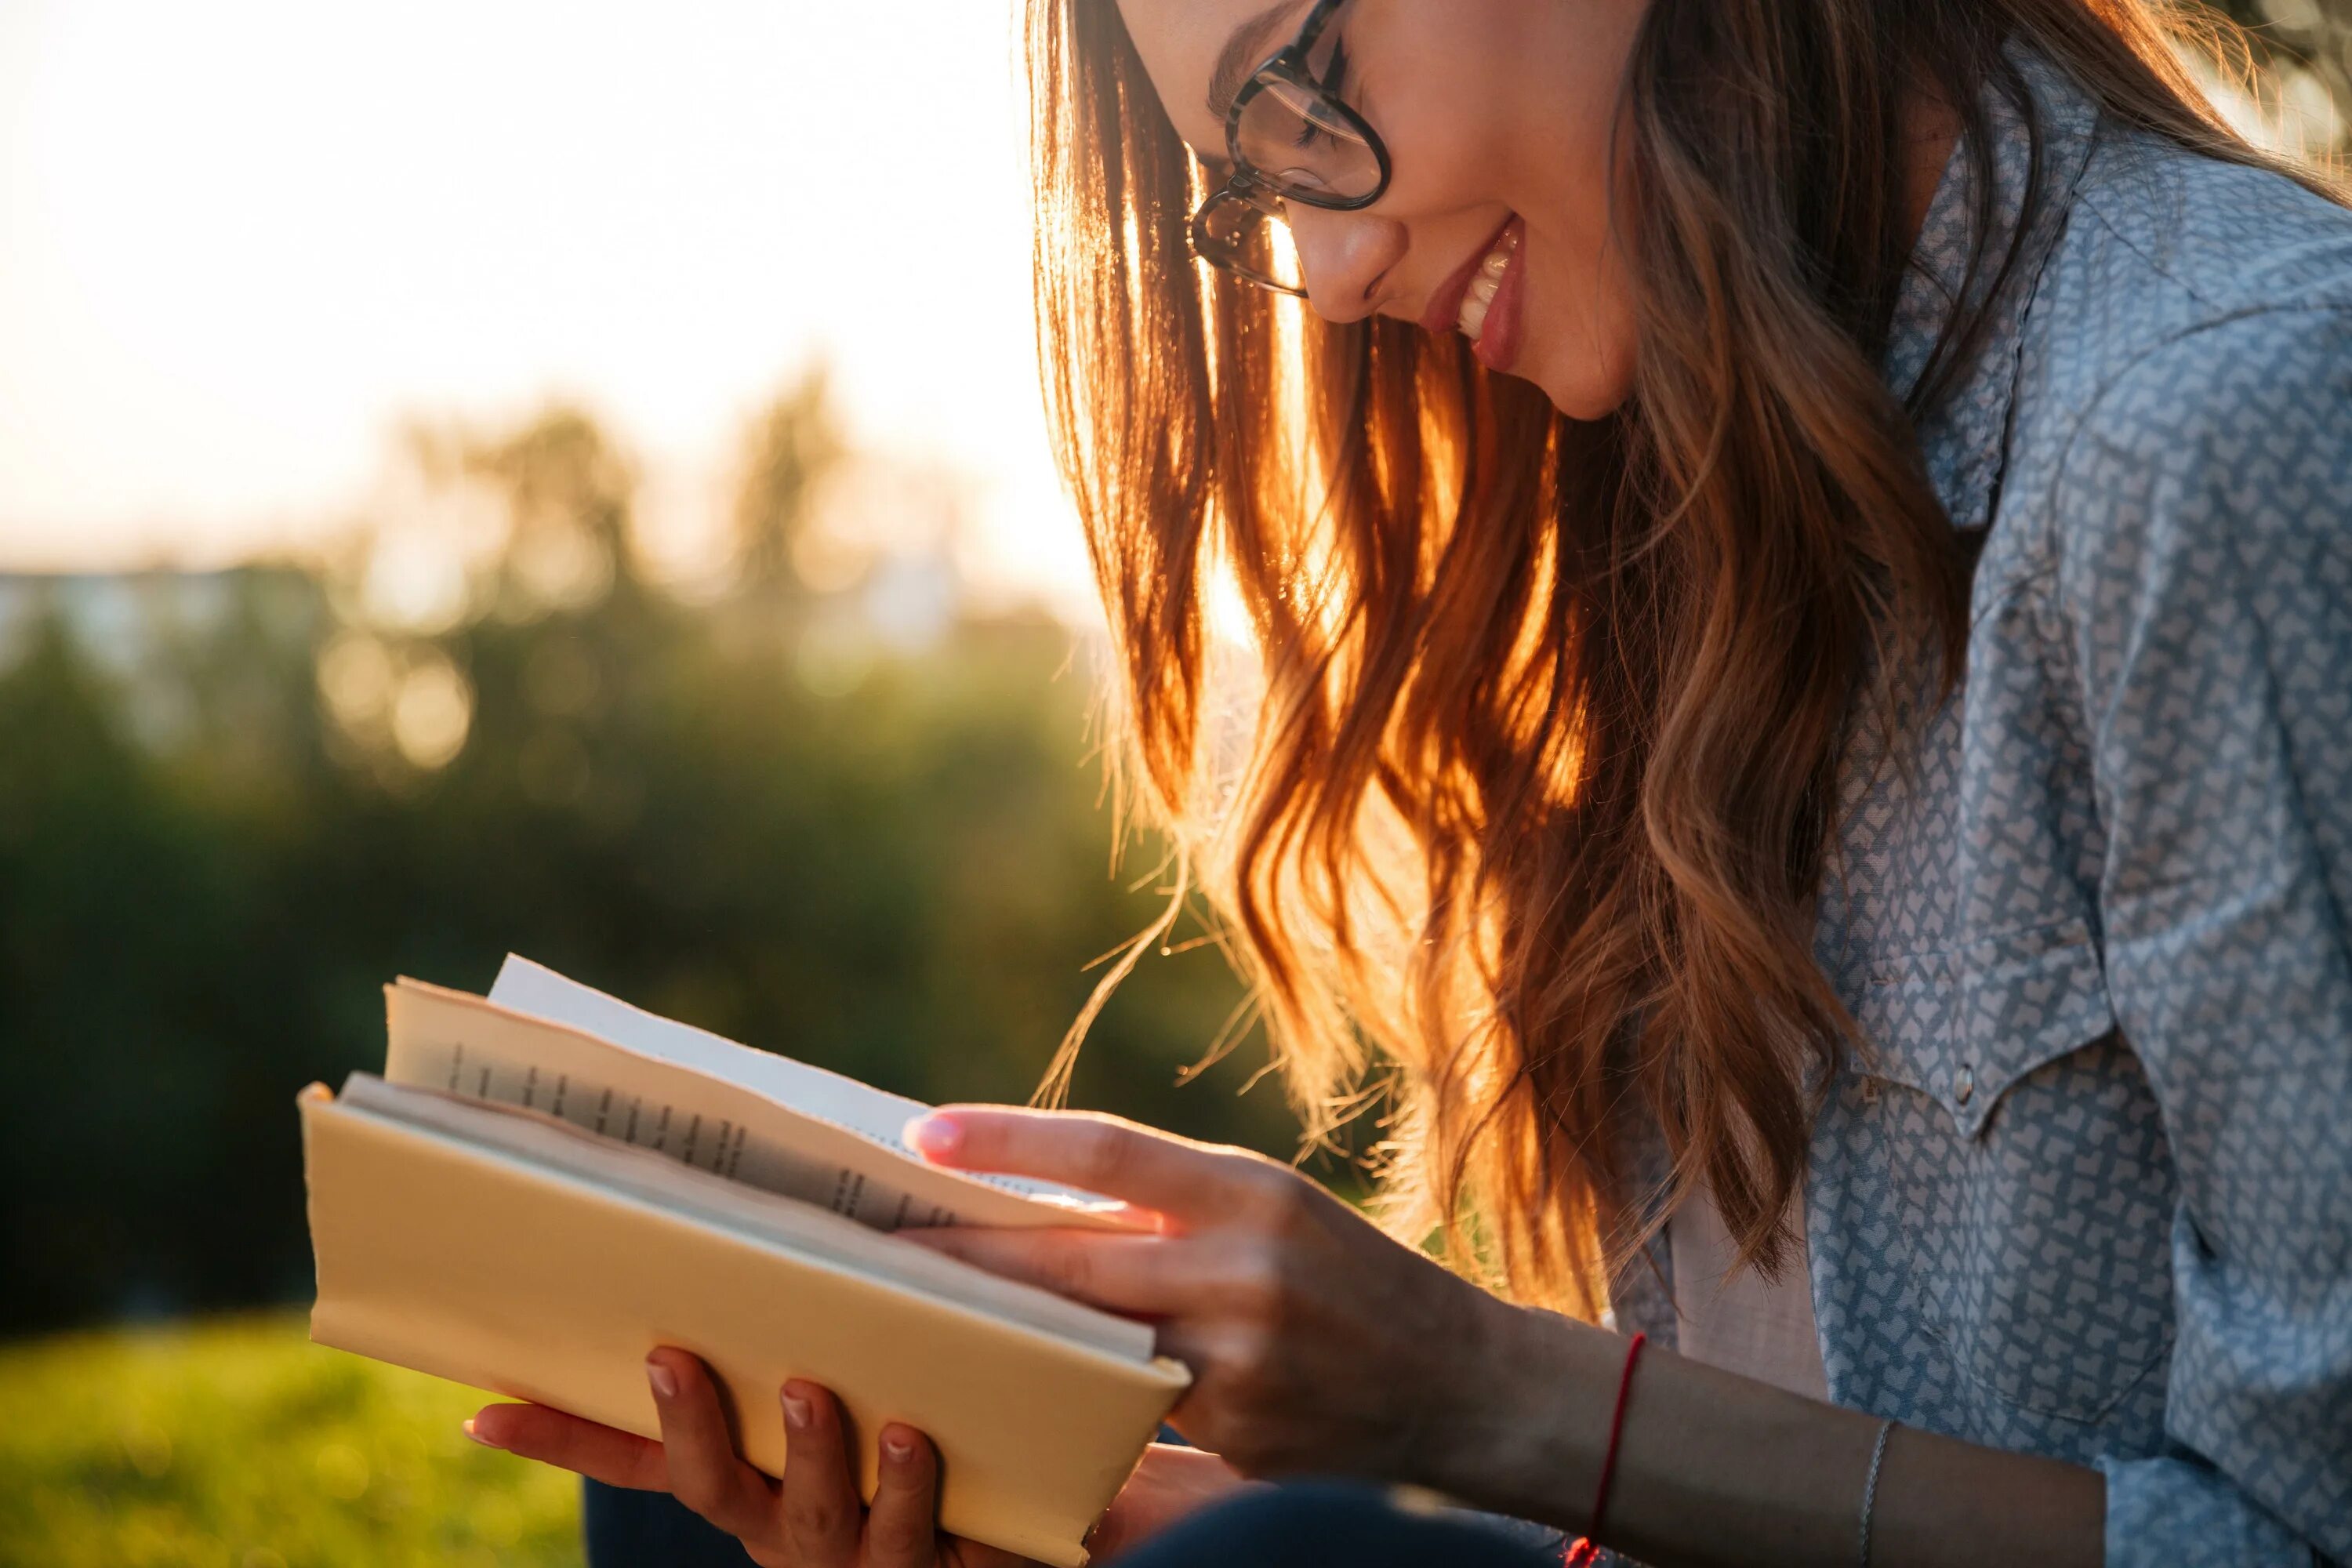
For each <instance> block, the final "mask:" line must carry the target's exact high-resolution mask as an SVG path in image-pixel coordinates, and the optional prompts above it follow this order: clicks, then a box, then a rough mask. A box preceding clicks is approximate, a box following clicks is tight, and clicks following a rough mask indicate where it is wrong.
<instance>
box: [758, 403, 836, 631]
mask: <svg viewBox="0 0 2352 1568" xmlns="http://www.w3.org/2000/svg"><path fill="white" fill-rule="evenodd" d="M844 456H845V451H844V447H843V443H842V437H841V432H840V430H839V428H838V426H836V424H835V419H834V416H833V407H832V403H831V399H830V395H829V392H828V384H827V381H826V376H825V371H824V366H823V365H821V364H820V365H813V366H811V367H810V368H809V369H808V370H807V371H806V372H805V373H803V374H802V376H801V377H800V379H799V380H798V381H796V382H794V383H793V384H792V385H791V386H790V387H788V388H786V389H785V390H784V391H783V392H782V393H780V394H778V395H777V396H776V397H775V398H774V399H773V400H772V401H771V402H770V403H769V405H768V406H767V407H766V408H764V409H762V410H761V412H760V414H759V415H758V416H756V417H755V418H754V419H753V420H752V422H751V427H750V429H749V430H748V431H747V432H746V433H745V437H744V440H743V472H742V476H741V480H740V485H739V487H738V489H737V490H736V493H735V505H734V511H733V516H732V520H731V521H732V522H733V525H734V526H733V530H732V534H731V540H730V542H731V544H732V547H733V556H734V569H735V581H736V583H737V584H738V585H739V587H740V590H741V591H742V592H743V593H744V594H746V595H750V596H751V597H753V598H755V599H758V600H761V601H762V602H772V601H774V600H777V599H781V598H789V597H791V596H793V595H796V594H798V593H799V592H801V591H802V589H803V584H802V582H801V574H800V569H799V567H798V566H797V564H795V562H794V559H793V554H794V547H795V546H796V545H798V544H799V542H800V541H801V539H802V537H803V534H804V533H805V531H806V530H807V528H808V525H809V521H810V519H811V516H812V514H813V511H814V500H815V496H816V492H817V488H818V486H820V485H821V484H822V483H823V482H824V479H825V478H826V476H827V475H829V474H830V473H832V472H833V470H834V469H835V468H837V467H838V466H839V465H840V463H841V461H842V459H843V458H844Z"/></svg>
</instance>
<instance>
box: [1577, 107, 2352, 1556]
mask: <svg viewBox="0 0 2352 1568" xmlns="http://www.w3.org/2000/svg"><path fill="white" fill-rule="evenodd" d="M2027 63H2028V66H2029V71H2030V74H2031V76H2032V79H2033V81H2034V82H2035V90H2036V94H2037V97H2038V99H2039V100H2040V104H2041V118H2042V121H2043V136H2044V145H2043V148H2042V157H2043V165H2044V168H2045V171H2046V174H2047V176H2048V178H2049V180H2050V182H2051V185H2050V193H2051V196H2050V200H2049V201H2048V203H2047V205H2046V206H2045V209H2044V212H2043V214H2042V216H2041V217H2040V218H2039V219H2037V220H2036V221H2035V222H2034V226H2033V232H2031V233H2029V235H2028V236H2027V242H2028V251H2027V256H2028V262H2029V264H2028V265H2026V266H2025V267H2024V268H2023V270H2022V272H2021V274H2020V275H2019V276H2017V277H2016V278H2015V279H2014V280H2013V283H2012V284H2011V286H2010V287H2008V288H2007V289H2004V292H2003V295H2002V297H2001V298H2000V299H1998V300H1996V301H1995V303H1994V306H1993V311H1994V323H1995V330H1994V331H1992V333H1991V334H1990V340H1989V342H1987V344H1986V346H1985V347H1984V349H1983V351H1982V352H1981V353H1979V355H1978V356H1976V358H1975V359H1974V360H1973V361H1972V362H1971V363H1970V364H1969V366H1967V367H1966V369H1965V371H1964V372H1963V373H1962V374H1961V375H1960V376H1959V378H1958V382H1957V384H1956V385H1955V388H1954V390H1953V392H1952V393H1951V395H1949V396H1948V397H1947V398H1945V399H1943V400H1942V402H1941V403H1940V405H1939V406H1937V408H1935V409H1933V410H1931V411H1930V412H1929V413H1928V414H1927V416H1925V417H1924V418H1923V420H1922V423H1921V426H1920V437H1921V440H1922V445H1923V448H1924V451H1925V455H1926V458H1927V466H1928V471H1929V473H1930V475H1931V477H1932V478H1933V479H1934V480H1935V483H1936V485H1937V490H1938V492H1939V494H1940V496H1941V497H1942V499H1943V500H1944V503H1945V505H1946V507H1947V508H1948V510H1949V511H1950V514H1951V517H1952V521H1953V522H1954V524H1955V525H1956V526H1958V527H1959V528H1961V529H1965V530H1971V531H1981V539H1982V550H1981V553H1980V554H1979V558H1978V564H1977V568H1976V576H1975V587H1974V597H1973V609H1972V624H1971V629H1970V634H1969V651H1968V661H1967V668H1966V673H1965V677H1964V680H1963V684H1962V686H1961V689H1959V690H1958V692H1957V694H1955V695H1954V696H1953V697H1952V698H1951V699H1950V700H1948V702H1946V703H1945V704H1944V705H1943V707H1942V708H1941V709H1940V710H1938V711H1937V713H1936V714H1935V715H1934V717H1933V718H1932V719H1931V720H1930V721H1928V722H1927V725H1926V728H1925V730H1924V732H1923V733H1920V734H1918V735H1917V736H1916V740H1915V741H1914V742H1910V744H1911V746H1912V748H1913V750H1912V752H1911V754H1910V755H1909V756H1908V758H1907V759H1902V761H1905V762H1906V763H1907V765H1906V766H1882V765H1880V764H1881V763H1885V762H1889V761H1895V759H1888V758H1886V757H1885V754H1884V746H1883V743H1882V742H1880V741H1878V740H1876V739H1874V737H1873V736H1872V735H1871V734H1870V733H1867V732H1864V733H1862V734H1860V735H1859V736H1858V738H1857V740H1856V741H1855V742H1854V744H1853V752H1852V754H1851V756H1850V757H1849V759H1848V762H1847V766H1846V778H1847V781H1848V782H1847V785H1846V788H1845V790H1844V798H1843V802H1842V805H1843V813H1842V816H1841V827H1840V830H1839V838H1840V847H1841V849H1842V854H1841V855H1840V856H1839V857H1838V861H1839V869H1838V871H1837V872H1833V873H1832V875H1830V876H1828V877H1826V878H1825V879H1824V884H1825V885H1824V888H1823V890H1822V907H1821V911H1820V918H1819V935H1818V944H1817V952H1818V954H1819V957H1820V960H1821V963H1822V966H1823V968H1824V970H1825V971H1826V972H1827V973H1828V974H1829V975H1830V977H1831V978H1832V981H1833V982H1834V984H1836V986H1837V988H1838V991H1839V993H1840V994H1841V995H1842V996H1843V998H1844V1000H1845V1002H1846V1004H1847V1005H1848V1006H1849V1007H1850V1008H1851V1009H1852V1010H1853V1015H1854V1016H1855V1018H1856V1019H1857V1020H1858V1021H1859V1022H1860V1024H1861V1025H1862V1027H1863V1030H1864V1034H1865V1036H1866V1037H1867V1039H1868V1042H1869V1047H1870V1049H1869V1051H1868V1052H1867V1053H1864V1055H1863V1056H1862V1057H1861V1058H1860V1059H1857V1060H1856V1061H1854V1062H1853V1063H1851V1064H1850V1065H1848V1066H1847V1067H1846V1068H1844V1069H1843V1071H1842V1073H1841V1075H1840V1076H1839V1078H1838V1079H1837V1080H1836V1081H1834V1082H1833V1083H1832V1084H1830V1085H1829V1086H1828V1089H1827V1093H1826V1103H1825V1105H1824V1107H1823V1110H1822V1114H1821V1116H1820V1119H1819V1121H1818V1123H1817V1126H1816V1131H1815V1133H1814V1138H1813V1143H1812V1152H1811V1176H1810V1178H1809V1183H1808V1186H1807V1192H1806V1215H1807V1231H1808V1242H1809V1246H1810V1248H1811V1284H1812V1295H1813V1307H1814V1315H1815V1318H1816V1321H1817V1323H1818V1326H1819V1331H1820V1335H1821V1343H1822V1359H1823V1363H1824V1366H1825V1369H1826V1372H1827V1374H1828V1381H1829V1390H1830V1394H1831V1397H1832V1399H1834V1400H1835V1401H1836V1402H1837V1403H1839V1404H1841V1405H1848V1406H1852V1407H1854V1408H1858V1409H1861V1410H1865V1411H1869V1412H1872V1413H1874V1414H1877V1415H1891V1416H1894V1417H1896V1418H1898V1419H1900V1420H1902V1421H1904V1422H1906V1423H1908V1424H1910V1425H1912V1426H1919V1427H1926V1428H1930V1429H1933V1430H1935V1431H1938V1432H1943V1433H1948V1434H1949V1435H1951V1436H1955V1437H1959V1438H1963V1439H1965V1440H1968V1441H1969V1442H1974V1443H1979V1444H1987V1445H1990V1446H1993V1447H2000V1448H2008V1449H2014V1450H2021V1451H2027V1452H2032V1453H2036V1454H2045V1455H2051V1456H2054V1457H2056V1458H2062V1459H2067V1460H2071V1461H2074V1462H2075V1463H2079V1464H2083V1465H2089V1466H2095V1467H2097V1468H2099V1469H2100V1470H2101V1471H2103V1472H2104V1473H2105V1479H2106V1510H2107V1514H2106V1557H2107V1562H2108V1563H2110V1564H2114V1565H2116V1568H2124V1565H2129V1568H2153V1565H2154V1564H2157V1563H2178V1562H2191V1563H2232V1564H2256V1565H2262V1568H2270V1565H2273V1564H2275V1565H2277V1568H2288V1565H2290V1564H2293V1565H2295V1568H2310V1564H2311V1563H2313V1562H2314V1561H2315V1559H2318V1560H2329V1559H2332V1560H2336V1561H2339V1562H2347V1563H2352V931H2347V919H2352V213H2347V212H2346V211H2345V210H2343V209H2341V208H2339V207H2336V206H2334V205H2330V204H2328V203H2326V201H2324V200H2322V199H2320V198H2319V197H2316V196H2314V195H2310V194H2308V193H2306V192H2305V191H2303V190H2301V189H2300V188H2298V187H2296V186H2295V185H2294V184H2292V183H2291V182H2289V181H2287V180H2284V179H2283V178H2281V177H2278V176H2275V175H2272V174H2263V173H2260V172H2255V171H2249V170H2244V169H2240V168H2235V167H2231V166H2229V165H2225V164H2222V163H2216V162H2213V161H2210V160H2208V159H2203V158H2200V157H2197V156H2194V155H2192V154H2189V153H2185V152H2183V151H2181V150H2179V149H2178V148H2177V147H2174V146H2173V145H2171V144H2170V143H2168V142H2160V141H2158V140H2156V139H2154V138H2151V137H2148V136H2147V135H2144V134H2141V133H2137V132H2131V131H2129V130H2127V129H2126V128H2123V127H2119V126H2117V125H2116V124H2114V123H2113V122H2111V121H2105V120H2103V119H2102V117H2101V116H2100V115H2099V114H2098V112H2097V110H2096V109H2095V106H2094V105H2092V104H2091V103H2090V101H2089V100H2087V99H2086V98H2085V97H2084V95H2083V94H2082V93H2081V92H2080V91H2079V90H2078V89H2075V88H2074V87H2073V86H2072V85H2071V84H2069V83H2067V82H2065V81H2064V80H2063V79H2061V78H2059V77H2058V76H2057V74H2056V73H2055V72H2053V71H2050V70H2048V69H2047V68H2041V67H2038V66H2035V65H2034V64H2033V62H2031V61H2029V62H2027ZM2028 148H2029V141H2028V137H2027V134H2026V132H2025V130H2024V128H2023V123H2022V121H2021V119H2020V118H2019V117H2017V116H2016V115H2014V114H2013V113H2009V112H2007V111H2006V110H2005V108H2004V109H2003V110H2001V112H2000V123H1999V137H1998V142H1997V145H1996V147H1995V148H1994V153H1995V162H1996V164H1997V166H1998V170H1997V178H1996V181H1995V184H1996V185H1997V187H1998V189H1997V201H1996V204H1995V205H1996V207H1997V209H1998V210H1999V212H2000V215H2001V216H2000V222H2001V224H2002V225H2003V231H2002V232H2003V235H2004V236H2005V235H2006V234H2007V233H2009V232H2013V231H2014V229H2015V227H2016V226H2017V225H2018V223H2020V222H2021V221H2023V215H2022V213H2021V200H2020V195H2019V192H2020V188H2021V182H2022V173H2023V170H2024V168H2025V166H2026V163H2027V158H2028ZM1968 187H1969V178H1968V176H1967V174H1966V172H1965V165H1964V163H1962V162H1961V161H1960V160H1958V159H1957V158H1956V159H1955V161H1954V164H1953V168H1952V170H1951V172H1950V173H1948V174H1947V175H1946V177H1945V181H1944V185H1943V188H1942V189H1941V190H1940V191H1939V192H1938V194H1937V197H1936V200H1935V204H1934V206H1933V209H1932V211H1931V214H1930V216H1929V218H1928V221H1927V228H1926V230H1925V232H1924V234H1923V236H1922V237H1921V240H1920V242H1919V247H1918V250H1917V253H1916V257H1915V258H1914V266H1913V268H1912V272H1911V274H1910V276H1909V277H1908V278H1907V279H1906V285H1905V291H1904V293H1903V296H1902V300H1901V303H1900V306H1899V309H1898V312H1897V316H1896V321H1895V336H1894V340H1893V342H1892V344H1891V347H1890V351H1889V353H1888V357H1887V362H1886V369H1887V374H1888V379H1889V381H1890V384H1893V385H1894V386H1895V387H1896V388H1897V389H1898V390H1901V389H1906V388H1908V387H1910V386H1912V385H1914V384H1916V380H1917V377H1918V375H1919V374H1920V372H1921V367H1922V365H1923V363H1925V360H1926V358H1927V352H1928V349H1929V347H1930V345H1931V344H1932V343H1933V342H1934V340H1935V337H1936V335H1937V331H1938V329H1939V328H1940V326H1941V324H1942V323H1943V321H1945V320H1946V319H1947V318H1948V311H1949V307H1950V301H1951V299H1952V296H1953V294H1954V292H1955V290H1956V289H1957V287H1958V282H1959V279H1960V278H1961V275H1962V273H1963V271H1964V269H1965V266H1966V259H1967V254H1968V237H1969V225H1970V222H1971V216H1970V215H1971V213H1972V211H1973V201H1972V198H1971V196H1970V195H1969V189H1968ZM1994 254H1995V255H1996V256H1997V255H1998V254H1999V248H1998V247H1995V251H1994ZM1643 1158H1644V1159H1646V1160H1647V1161H1649V1162H1650V1164H1651V1168H1652V1169H1653V1170H1654V1169H1655V1164H1656V1151H1655V1149H1654V1147H1652V1148H1651V1149H1649V1150H1648V1151H1647V1152H1644V1153H1643ZM1671 1289H1672V1278H1671V1272H1670V1267H1669V1260H1668V1258H1667V1257H1666V1251H1665V1248H1664V1246H1663V1245H1660V1246H1658V1247H1654V1248H1653V1250H1652V1254H1651V1257H1650V1258H1649V1259H1648V1260H1647V1266H1646V1267H1643V1268H1637V1269H1634V1270H1632V1271H1629V1273H1628V1274H1627V1276H1626V1277H1625V1278H1624V1279H1622V1280H1620V1281H1619V1283H1618V1289H1617V1291H1616V1300H1615V1311H1616V1316H1617V1320H1618V1321H1619V1322H1620V1324H1621V1326H1623V1327H1625V1328H1627V1329H1633V1328H1641V1329H1643V1330H1646V1331H1648V1332H1649V1334H1650V1335H1651V1337H1652V1338H1653V1339H1656V1340H1659V1341H1661V1342H1665V1343H1668V1344H1671V1343H1672V1342H1673V1340H1674V1326H1675V1322H1674V1312H1673V1310H1672V1307H1671V1305H1670V1303H1669V1300H1668V1295H1667V1293H1668V1292H1669V1291H1670V1290H1671ZM1859 1486H1860V1478H1859V1477H1857V1478H1856V1487H1857V1491H1858V1490H1859Z"/></svg>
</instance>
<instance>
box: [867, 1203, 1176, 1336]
mask: <svg viewBox="0 0 2352 1568" xmlns="http://www.w3.org/2000/svg"><path fill="white" fill-rule="evenodd" d="M896 1234H898V1236H899V1237H903V1238H904V1239H906V1240H908V1241H911V1242H914V1243H915V1244H916V1245H917V1246H919V1247H929V1248H930V1250H932V1251H933V1252H943V1253H945V1254H947V1255H948V1256H949V1257H950V1258H961V1259H963V1260H964V1261H965V1262H966V1263H971V1264H975V1265H977V1266H979V1267H980V1268H985V1269H987V1270H988V1271H989V1272H990V1273H992V1274H1001V1275H1003V1276H1004V1277H1005V1278H1006V1279H1018V1280H1020V1281H1022V1282H1023V1283H1024V1284H1028V1285H1035V1286H1039V1287H1042V1288H1043V1289H1047V1290H1051V1291H1053V1292H1054V1293H1055V1295H1057V1296H1066V1297H1068V1298H1069V1299H1070V1300H1074V1301H1087V1302H1091V1303H1092V1304H1093V1305H1095V1306H1097V1307H1105V1308H1108V1309H1109V1310H1112V1311H1114V1312H1131V1313H1135V1314H1138V1315H1140V1316H1147V1317H1157V1316H1162V1315H1165V1314H1168V1313H1171V1312H1177V1311H1181V1310H1184V1309H1185V1308H1187V1307H1189V1306H1191V1305H1192V1304H1193V1303H1194V1302H1195V1301H1196V1300H1199V1299H1200V1298H1201V1295H1202V1291H1203V1289H1205V1285H1206V1281H1205V1280H1204V1279H1203V1276H1202V1270H1201V1269H1200V1268H1198V1267H1196V1266H1193V1265H1192V1263H1191V1262H1190V1259H1191V1258H1192V1249H1188V1248H1187V1247H1186V1244H1185V1243H1183V1242H1182V1241H1181V1240H1178V1239H1176V1238H1174V1237H1161V1236H1122V1235H1118V1234H1115V1233H1111V1232H1107V1231H1095V1230H1054V1229H1034V1230H1032V1229H1020V1230H1013V1229H1004V1228H993V1227H984V1226H931V1227H926V1228H923V1229H919V1230H902V1231H898V1233H896Z"/></svg>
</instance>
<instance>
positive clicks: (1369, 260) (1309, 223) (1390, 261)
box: [1286, 202, 1405, 323]
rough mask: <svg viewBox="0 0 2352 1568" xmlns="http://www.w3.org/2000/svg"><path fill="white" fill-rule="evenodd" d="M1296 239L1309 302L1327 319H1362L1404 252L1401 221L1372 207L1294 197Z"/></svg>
mask: <svg viewBox="0 0 2352 1568" xmlns="http://www.w3.org/2000/svg"><path fill="white" fill-rule="evenodd" d="M1286 216H1287V217H1288V218H1289V220H1290V239H1291V243H1292V244H1293V245H1295V246H1297V247H1298V268H1299V271H1300V273H1301V275H1302V276H1303V277H1304V278H1305V279H1306V282H1307V303H1308V304H1309V305H1312V306H1313V307H1314V308H1315V313H1316V314H1317V315H1318V316H1320V317H1322V318H1323V319H1324V320H1325V321H1338V322H1342V323H1345V322H1349V321H1362V320H1363V319H1364V318H1365V317H1366V316H1369V315H1370V314H1371V313H1372V311H1373V310H1374V309H1375V308H1376V307H1377V305H1378V303H1379V301H1378V300H1377V298H1376V292H1377V289H1378V286H1379V284H1380V281H1381V279H1382V278H1384V277H1386V276H1387V275H1388V270H1389V268H1391V267H1392V266H1394V265H1395V264H1396V260H1397V258H1399V257H1401V256H1402V255H1403V254H1404V247H1405V234H1404V226H1402V224H1399V223H1396V222H1393V221H1392V220H1391V219H1388V218H1381V217H1374V216H1370V214H1368V213H1360V212H1356V213H1347V212H1331V211H1328V210H1327V209H1325V208H1322V207H1310V206H1307V205H1302V204H1300V203H1297V202H1293V203H1291V204H1290V205H1289V209H1288V211H1287V213H1286Z"/></svg>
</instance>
